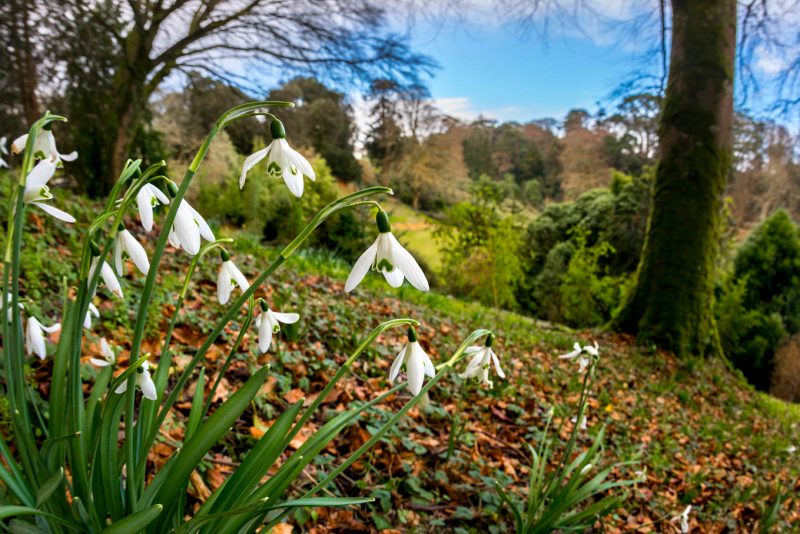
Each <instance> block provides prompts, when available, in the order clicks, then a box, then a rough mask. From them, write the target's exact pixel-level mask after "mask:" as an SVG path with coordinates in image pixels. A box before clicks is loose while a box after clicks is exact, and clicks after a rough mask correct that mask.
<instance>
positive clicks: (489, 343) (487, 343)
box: [483, 334, 494, 347]
mask: <svg viewBox="0 0 800 534" xmlns="http://www.w3.org/2000/svg"><path fill="white" fill-rule="evenodd" d="M483 344H484V345H485V346H487V347H491V346H492V345H493V344H494V334H489V335H488V336H486V341H484V342H483Z"/></svg>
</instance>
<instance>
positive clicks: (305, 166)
mask: <svg viewBox="0 0 800 534" xmlns="http://www.w3.org/2000/svg"><path fill="white" fill-rule="evenodd" d="M269 133H270V134H271V135H272V142H271V143H270V144H269V146H267V147H266V148H263V149H261V150H259V151H258V152H255V153H254V154H251V155H249V156H247V159H246V160H244V166H243V167H242V174H241V176H239V189H242V188H243V187H244V183H245V181H246V180H247V172H248V171H249V170H250V169H252V168H253V167H254V166H255V165H256V164H257V163H258V162H259V161H261V160H263V159H264V158H268V159H267V172H269V173H270V174H275V175H281V176H283V181H284V182H286V186H287V187H288V188H289V191H291V192H292V194H293V195H294V196H296V197H300V196H302V195H303V176H304V175H305V176H308V177H309V178H311V180H316V176H315V175H314V169H313V168H312V167H311V165H310V164H309V163H308V160H307V159H306V158H304V157H303V156H302V155H301V154H300V153H298V152H297V151H296V150H294V149H293V148H292V147H290V146H289V143H287V142H286V130H285V129H284V127H283V123H282V122H281V121H279V120H278V119H273V120H272V123H271V124H270V125H269Z"/></svg>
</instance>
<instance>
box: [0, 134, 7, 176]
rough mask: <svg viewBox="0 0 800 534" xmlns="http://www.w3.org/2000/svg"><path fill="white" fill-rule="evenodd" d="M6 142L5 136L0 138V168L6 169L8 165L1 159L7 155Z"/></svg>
mask: <svg viewBox="0 0 800 534" xmlns="http://www.w3.org/2000/svg"><path fill="white" fill-rule="evenodd" d="M6 141H7V139H6V137H5V136H3V137H0V167H6V168H8V163H6V160H4V159H3V156H7V155H8V149H7V148H6Z"/></svg>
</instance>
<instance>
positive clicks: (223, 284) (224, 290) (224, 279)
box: [217, 262, 232, 304]
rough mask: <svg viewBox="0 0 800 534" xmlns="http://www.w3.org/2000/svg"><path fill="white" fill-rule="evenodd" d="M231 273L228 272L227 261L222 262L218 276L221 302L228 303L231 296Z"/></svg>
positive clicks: (218, 291)
mask: <svg viewBox="0 0 800 534" xmlns="http://www.w3.org/2000/svg"><path fill="white" fill-rule="evenodd" d="M231 290H232V285H231V275H230V273H229V272H228V268H227V262H225V263H223V264H222V267H221V268H220V270H219V275H218V276H217V299H219V303H220V304H227V303H228V299H230V297H231Z"/></svg>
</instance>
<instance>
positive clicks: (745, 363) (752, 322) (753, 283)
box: [716, 210, 800, 389]
mask: <svg viewBox="0 0 800 534" xmlns="http://www.w3.org/2000/svg"><path fill="white" fill-rule="evenodd" d="M716 316H717V324H718V329H719V333H720V338H721V341H722V347H723V349H724V350H725V353H726V354H727V355H728V357H729V358H730V359H731V361H732V362H733V363H734V364H735V365H736V366H737V367H738V368H739V369H741V371H742V373H744V375H745V376H746V377H747V379H748V380H749V381H750V382H751V383H752V384H753V385H755V386H756V387H758V388H761V389H768V388H769V382H770V377H771V375H772V371H773V368H774V357H775V350H776V349H777V347H778V345H779V344H780V343H781V342H782V341H783V340H784V339H786V338H787V337H788V336H790V335H793V334H796V333H798V332H800V235H799V234H798V229H797V226H796V225H795V224H794V222H793V221H792V219H791V218H790V217H789V214H788V213H786V212H785V211H783V210H780V211H777V212H775V213H774V214H772V215H771V216H770V217H769V218H768V219H766V220H765V221H764V222H763V223H762V224H761V225H760V226H759V227H758V228H756V230H755V231H754V232H753V233H752V234H751V235H750V236H749V237H748V239H747V241H745V242H744V244H743V245H742V246H741V248H740V249H739V250H738V252H737V254H736V258H735V259H734V262H733V270H732V272H731V273H730V274H729V275H728V276H726V277H725V278H724V280H723V281H722V282H721V284H720V287H719V289H718V291H717V303H716Z"/></svg>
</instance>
